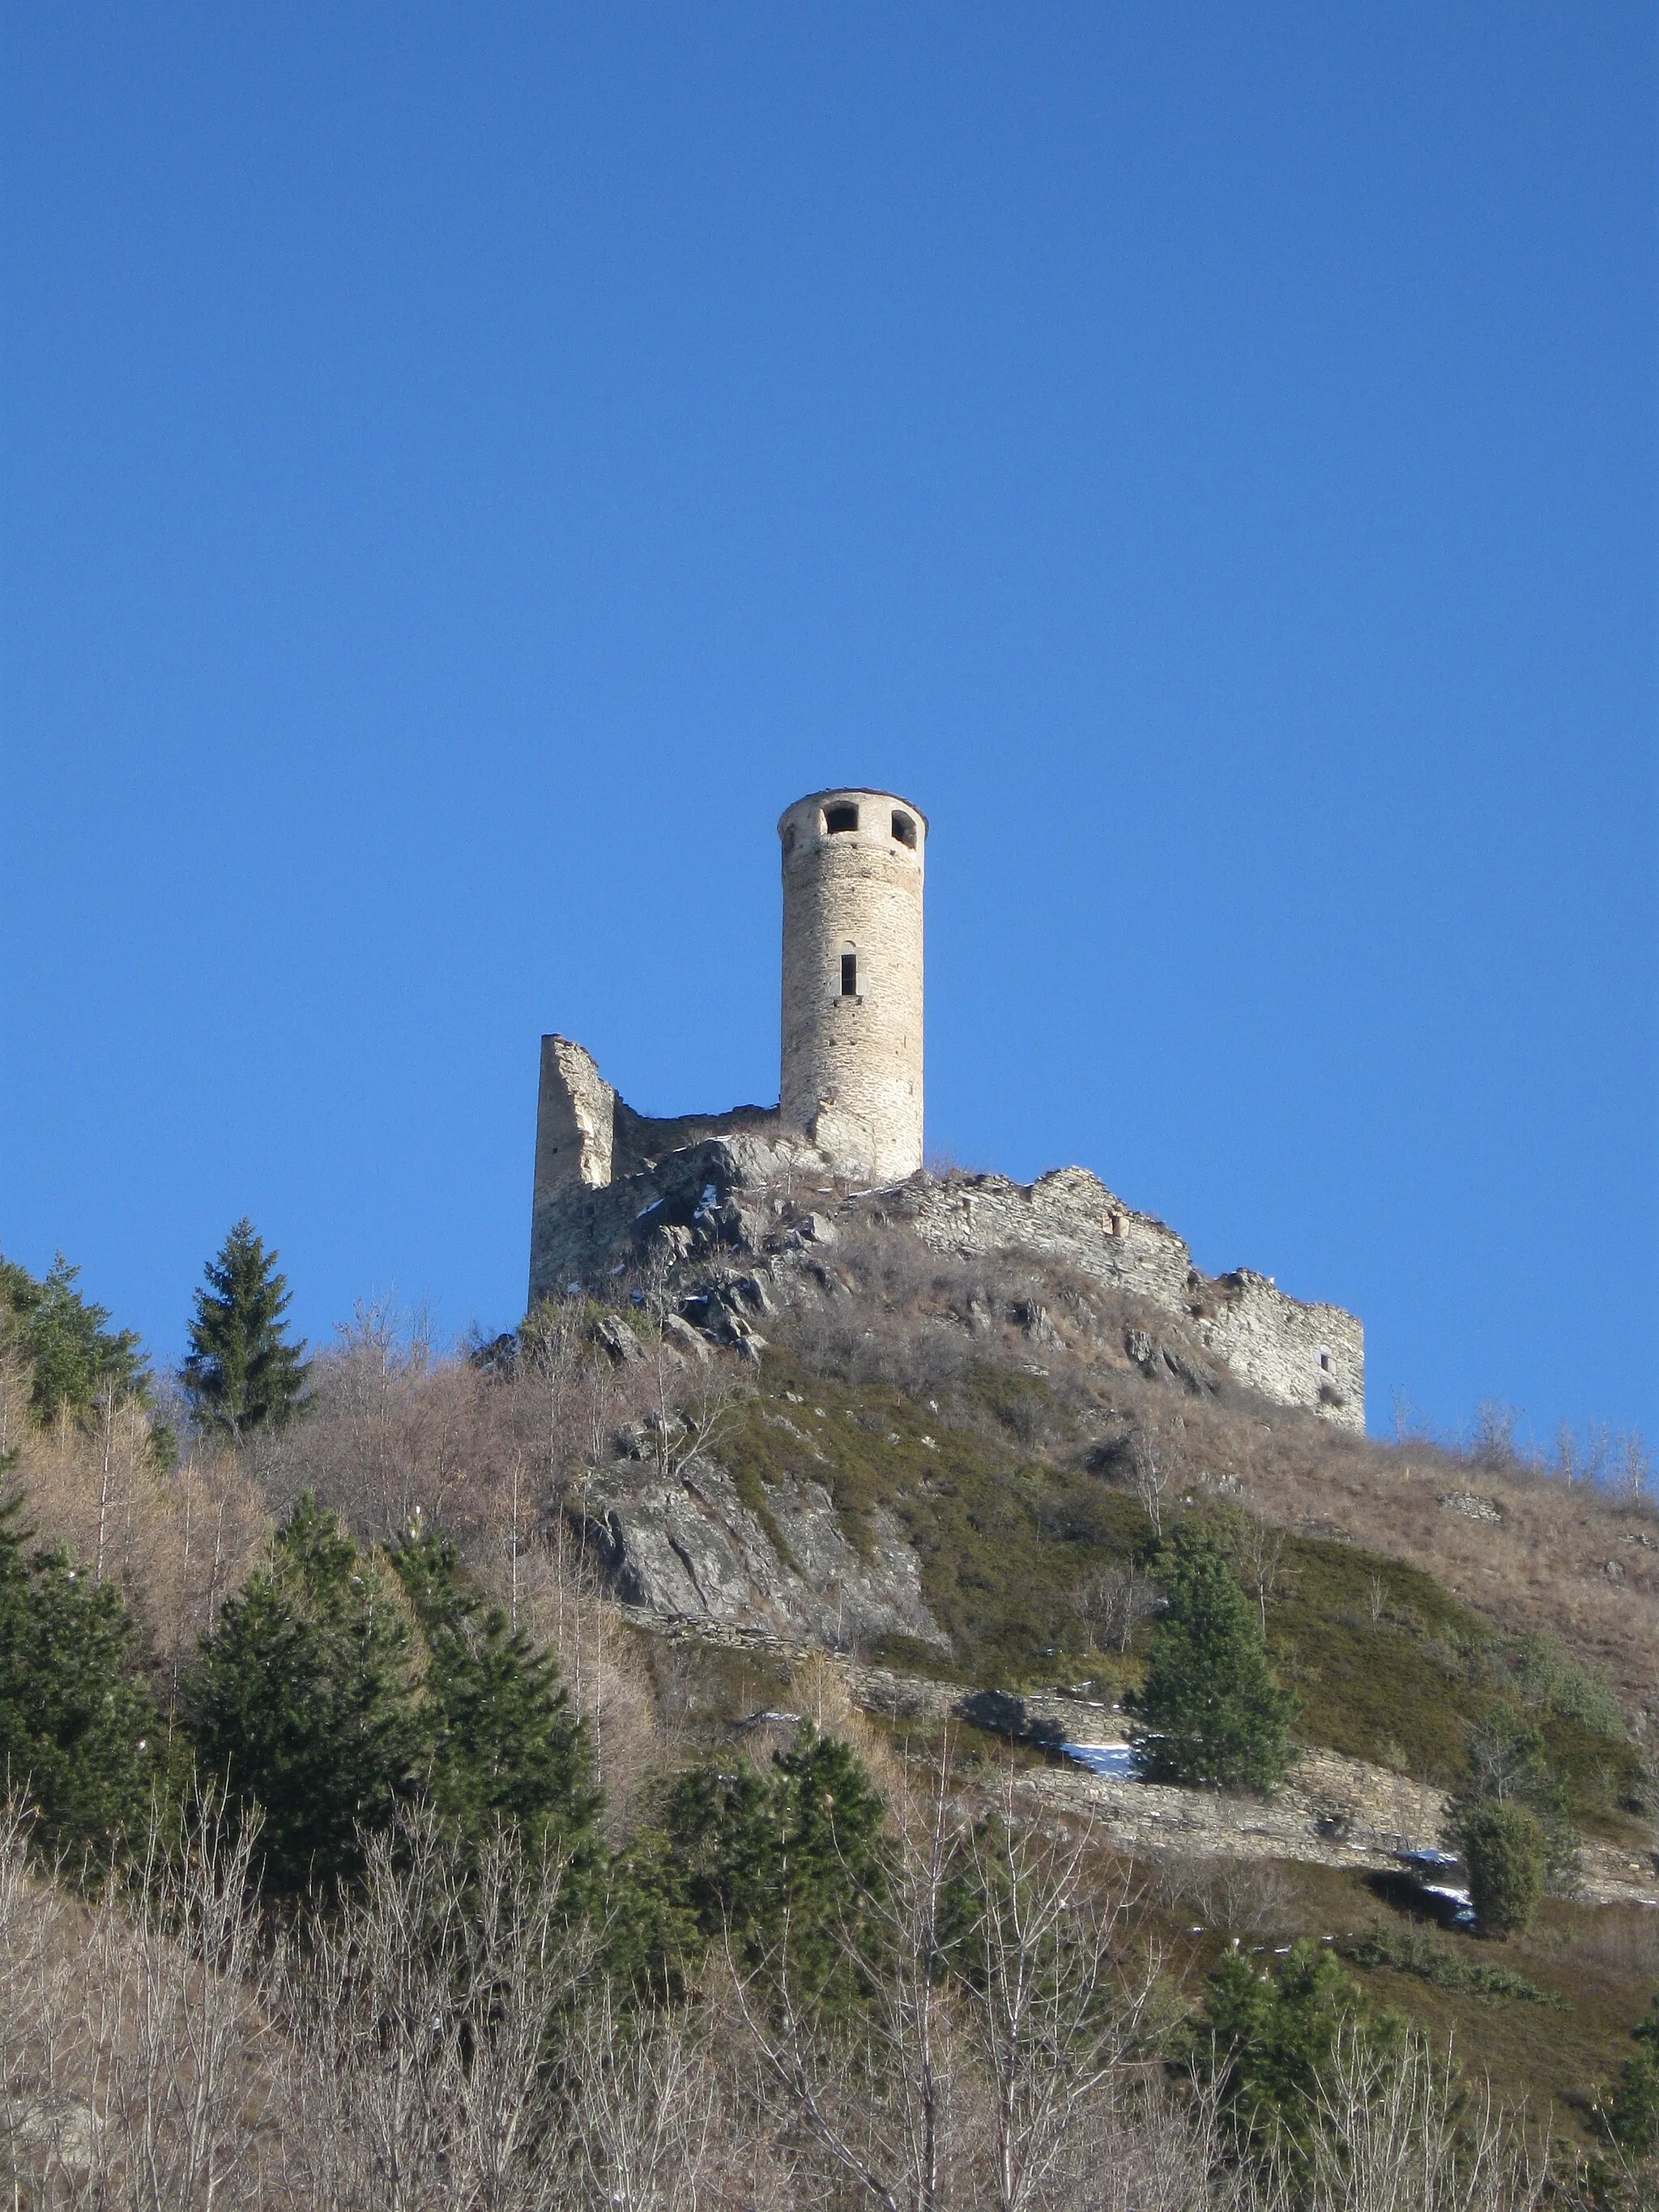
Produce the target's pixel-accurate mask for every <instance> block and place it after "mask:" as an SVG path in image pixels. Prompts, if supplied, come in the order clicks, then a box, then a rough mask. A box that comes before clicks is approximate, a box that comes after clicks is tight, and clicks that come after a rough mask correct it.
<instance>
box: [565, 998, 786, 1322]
mask: <svg viewBox="0 0 1659 2212" xmlns="http://www.w3.org/2000/svg"><path fill="white" fill-rule="evenodd" d="M777 1126H778V1109H777V1108H776V1107H775V1106H735V1107H733V1108H732V1110H731V1111H730V1112H729V1113H726V1114H682V1115H673V1116H668V1117H658V1116H655V1115H649V1114H636V1113H635V1111H634V1109H633V1108H632V1107H631V1106H629V1104H628V1103H626V1101H625V1100H623V1098H622V1097H619V1096H618V1094H617V1090H616V1088H615V1086H614V1085H611V1084H609V1083H607V1082H606V1081H605V1078H604V1077H603V1076H602V1075H601V1074H600V1073H599V1068H598V1066H597V1065H596V1064H595V1062H594V1060H593V1056H592V1054H591V1053H589V1052H586V1051H585V1050H584V1049H583V1048H582V1047H581V1046H580V1045H579V1044H575V1043H574V1042H572V1041H571V1039H570V1038H568V1037H562V1036H544V1038H543V1039H542V1069H541V1085H540V1088H539V1091H538V1094H537V1104H536V1171H535V1182H534V1188H533V1190H532V1197H531V1206H530V1303H531V1304H532V1305H534V1304H535V1303H536V1301H537V1299H538V1298H539V1297H548V1296H550V1295H551V1294H552V1293H553V1291H555V1290H562V1289H563V1288H564V1287H565V1285H566V1282H567V1280H568V1275H569V1272H570V1270H571V1268H572V1267H573V1265H574V1263H575V1262H576V1261H579V1260H581V1259H583V1258H584V1257H585V1256H586V1255H592V1253H593V1252H595V1251H596V1250H597V1249H599V1248H598V1244H597V1243H595V1236H594V1234H590V1232H591V1231H592V1232H595V1233H597V1232H596V1231H595V1225H596V1224H597V1223H599V1220H600V1218H601V1215H603V1218H604V1221H605V1224H606V1225H607V1227H606V1233H607V1234H611V1233H613V1232H614V1231H615V1230H616V1229H617V1227H619V1226H620V1225H622V1224H623V1222H624V1220H625V1218H626V1217H627V1216H628V1214H629V1205H630V1200H629V1197H628V1195H627V1194H626V1193H623V1195H622V1196H621V1197H620V1198H619V1199H618V1200H617V1202H616V1203H615V1204H614V1205H608V1206H605V1207H603V1208H598V1207H596V1206H595V1205H594V1204H593V1203H592V1202H591V1201H592V1194H594V1193H595V1192H598V1191H609V1190H610V1189H611V1188H612V1187H613V1186H615V1185H620V1184H622V1183H623V1182H631V1181H632V1180H633V1179H634V1178H635V1177H637V1176H640V1175H641V1174H644V1173H647V1172H648V1171H649V1170H650V1169H651V1168H653V1166H654V1165H655V1164H656V1163H657V1161H659V1159H662V1158H666V1157H667V1156H669V1155H670V1154H677V1153H684V1152H686V1151H687V1149H688V1147H696V1146H700V1145H702V1144H705V1143H706V1142H708V1140H709V1139H714V1138H719V1137H724V1136H728V1135H735V1134H738V1133H747V1134H750V1135H753V1136H761V1137H763V1136H765V1135H767V1134H769V1133H773V1132H775V1130H776V1128H777ZM613 1216H614V1217H615V1219H614V1220H613V1218H612V1217H613ZM574 1272H575V1273H577V1274H579V1275H580V1274H582V1273H584V1268H583V1267H582V1266H580V1265H574Z"/></svg>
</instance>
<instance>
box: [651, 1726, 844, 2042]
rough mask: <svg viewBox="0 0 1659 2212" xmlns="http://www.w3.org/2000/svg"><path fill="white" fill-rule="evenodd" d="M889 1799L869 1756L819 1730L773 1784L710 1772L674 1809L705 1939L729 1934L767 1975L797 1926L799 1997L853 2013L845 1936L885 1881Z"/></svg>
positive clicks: (695, 1776)
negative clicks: (776, 1951)
mask: <svg viewBox="0 0 1659 2212" xmlns="http://www.w3.org/2000/svg"><path fill="white" fill-rule="evenodd" d="M885 1818H886V1808H885V1807H884V1804H883V1802H882V1799H881V1796H880V1793H879V1792H878V1790H877V1789H876V1787H875V1785H874V1784H872V1781H871V1779H870V1778H869V1776H868V1775H867V1774H866V1771H865V1770H864V1767H863V1765H862V1763H861V1762H860V1759H859V1757H858V1754H857V1753H855V1752H854V1751H853V1750H852V1749H851V1748H850V1747H849V1746H848V1745H846V1744H844V1743H841V1742H838V1741H836V1739H835V1738H834V1737H833V1736H826V1735H819V1734H818V1732H817V1729H814V1728H813V1726H812V1725H811V1722H810V1721H804V1722H803V1723H801V1726H800V1729H799V1733H798V1735H796V1738H795V1741H794V1742H793V1744H792V1745H791V1746H790V1747H789V1748H788V1750H787V1751H785V1752H780V1753H778V1754H777V1755H776V1757H775V1759H774V1760H773V1771H772V1772H771V1774H770V1775H769V1776H762V1775H759V1774H757V1773H756V1772H755V1771H754V1770H753V1769H752V1768H750V1767H747V1766H744V1767H741V1768H739V1769H738V1771H737V1773H735V1774H721V1773H717V1772H715V1771H714V1770H712V1769H709V1768H702V1769H699V1770H696V1771H693V1772H691V1773H690V1774H688V1775H686V1776H685V1777H684V1778H683V1779H682V1781H681V1782H680V1784H679V1785H678V1788H677V1789H676V1790H675V1792H674V1794H673V1796H672V1797H671V1800H670V1802H669V1808H668V1819H667V1829H668V1833H669V1836H670V1838H671V1839H672V1843H673V1845H674V1849H675V1860H676V1863H677V1868H678V1877H679V1881H680V1884H681V1885H682V1887H681V1896H682V1899H683V1901H684V1905H685V1906H686V1908H687V1909H688V1910H689V1911H690V1913H691V1915H692V1916H693V1917H694V1918H695V1919H696V1923H697V1925H698V1926H699V1928H700V1929H701V1931H702V1935H703V1936H705V1938H708V1937H712V1936H717V1935H720V1934H721V1933H723V1932H726V1931H727V1930H729V1931H730V1933H731V1935H732V1938H733V1940H734V1941H735V1942H737V1944H738V1947H739V1948H740V1950H741V1952H742V1953H743V1954H744V1956H745V1957H746V1959H747V1960H749V1961H750V1963H751V1964H753V1965H755V1966H761V1965H763V1963H764V1962H765V1960H767V1959H768V1957H769V1954H770V1953H771V1951H772V1950H773V1948H774V1947H775V1944H776V1943H777V1942H778V1940H779V1939H780V1937H781V1935H782V1932H783V1930H784V1929H785V1927H786V1925H787V1929H788V1940H789V1951H790V1957H791V1966H792V1972H793V1975H794V1977H795V1979H796V1985H797V1988H798V1989H799V1990H802V1991H804V1992H805V1993H808V1994H810V1995H811V1996H813V1997H814V1998H815V1999H817V2001H818V2002H829V2003H831V2004H835V2003H839V2002H845V2001H846V2000H847V1999H848V1997H850V1996H851V1995H852V1994H853V1989H854V1982H855V1979H856V1977H855V1976H854V1974H853V1972H852V1970H851V1968H850V1966H849V1962H848V1957H847V1947H846V1944H845V1942H844V1941H843V1932H844V1930H845V1929H847V1928H848V1926H849V1925H854V1926H855V1925H857V1923H858V1922H859V1919H860V1899H861V1898H862V1897H865V1896H869V1895H873V1894H879V1893H880V1891H881V1887H882V1884H883V1881H884V1848H883V1836H882V1830H883V1826H884V1821H885Z"/></svg>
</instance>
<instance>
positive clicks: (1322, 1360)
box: [1319, 1352, 1331, 1375]
mask: <svg viewBox="0 0 1659 2212" xmlns="http://www.w3.org/2000/svg"><path fill="white" fill-rule="evenodd" d="M1319 1364H1320V1367H1321V1369H1322V1370H1323V1372H1324V1373H1326V1374H1327V1375H1328V1374H1329V1373H1330V1371H1331V1355H1330V1353H1329V1352H1321V1353H1320V1355H1319Z"/></svg>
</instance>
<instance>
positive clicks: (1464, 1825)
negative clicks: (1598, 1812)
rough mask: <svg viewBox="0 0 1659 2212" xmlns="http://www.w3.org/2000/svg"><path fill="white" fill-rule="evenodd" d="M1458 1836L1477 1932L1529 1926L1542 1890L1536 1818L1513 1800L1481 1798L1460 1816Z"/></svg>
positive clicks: (1542, 1848)
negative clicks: (1467, 1877) (1466, 1870)
mask: <svg viewBox="0 0 1659 2212" xmlns="http://www.w3.org/2000/svg"><path fill="white" fill-rule="evenodd" d="M1455 1834H1456V1838H1457V1844H1458V1848H1459V1850H1461V1851H1462V1855H1463V1863H1464V1865H1465V1866H1466V1867H1467V1868H1468V1875H1469V1902H1470V1904H1471V1905H1473V1906H1474V1924H1475V1926H1476V1928H1477V1929H1479V1930H1480V1933H1481V1935H1483V1936H1499V1937H1502V1936H1513V1935H1516V1933H1518V1932H1519V1931H1520V1930H1521V1929H1523V1928H1525V1927H1527V1926H1528V1923H1530V1921H1531V1919H1532V1916H1533V1914H1534V1911H1536V1910H1537V1907H1538V1897H1539V1893H1540V1891H1541V1889H1542V1888H1543V1887H1544V1862H1545V1855H1546V1844H1545V1840H1544V1831H1543V1827H1542V1826H1541V1823H1540V1821H1539V1819H1538V1815H1537V1814H1535V1813H1534V1811H1533V1810H1532V1808H1531V1807H1530V1806H1528V1805H1523V1804H1522V1803H1521V1802H1519V1801H1518V1800H1517V1799H1516V1798H1513V1797H1509V1798H1504V1797H1483V1798H1480V1799H1479V1800H1477V1802H1475V1803H1474V1804H1473V1805H1471V1806H1470V1807H1469V1808H1468V1810H1467V1811H1466V1812H1465V1813H1464V1814H1462V1817H1461V1818H1460V1820H1458V1823H1457V1826H1456V1830H1455Z"/></svg>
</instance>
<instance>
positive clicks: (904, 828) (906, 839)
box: [893, 812, 916, 853]
mask: <svg viewBox="0 0 1659 2212" xmlns="http://www.w3.org/2000/svg"><path fill="white" fill-rule="evenodd" d="M893 835H894V836H895V837H896V838H897V839H898V842H899V843H900V844H901V845H908V847H909V848H910V850H911V851H912V852H913V853H914V852H915V849H916V825H915V823H914V822H913V821H912V820H911V819H910V817H909V816H908V814H902V813H899V812H895V814H894V816H893Z"/></svg>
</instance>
